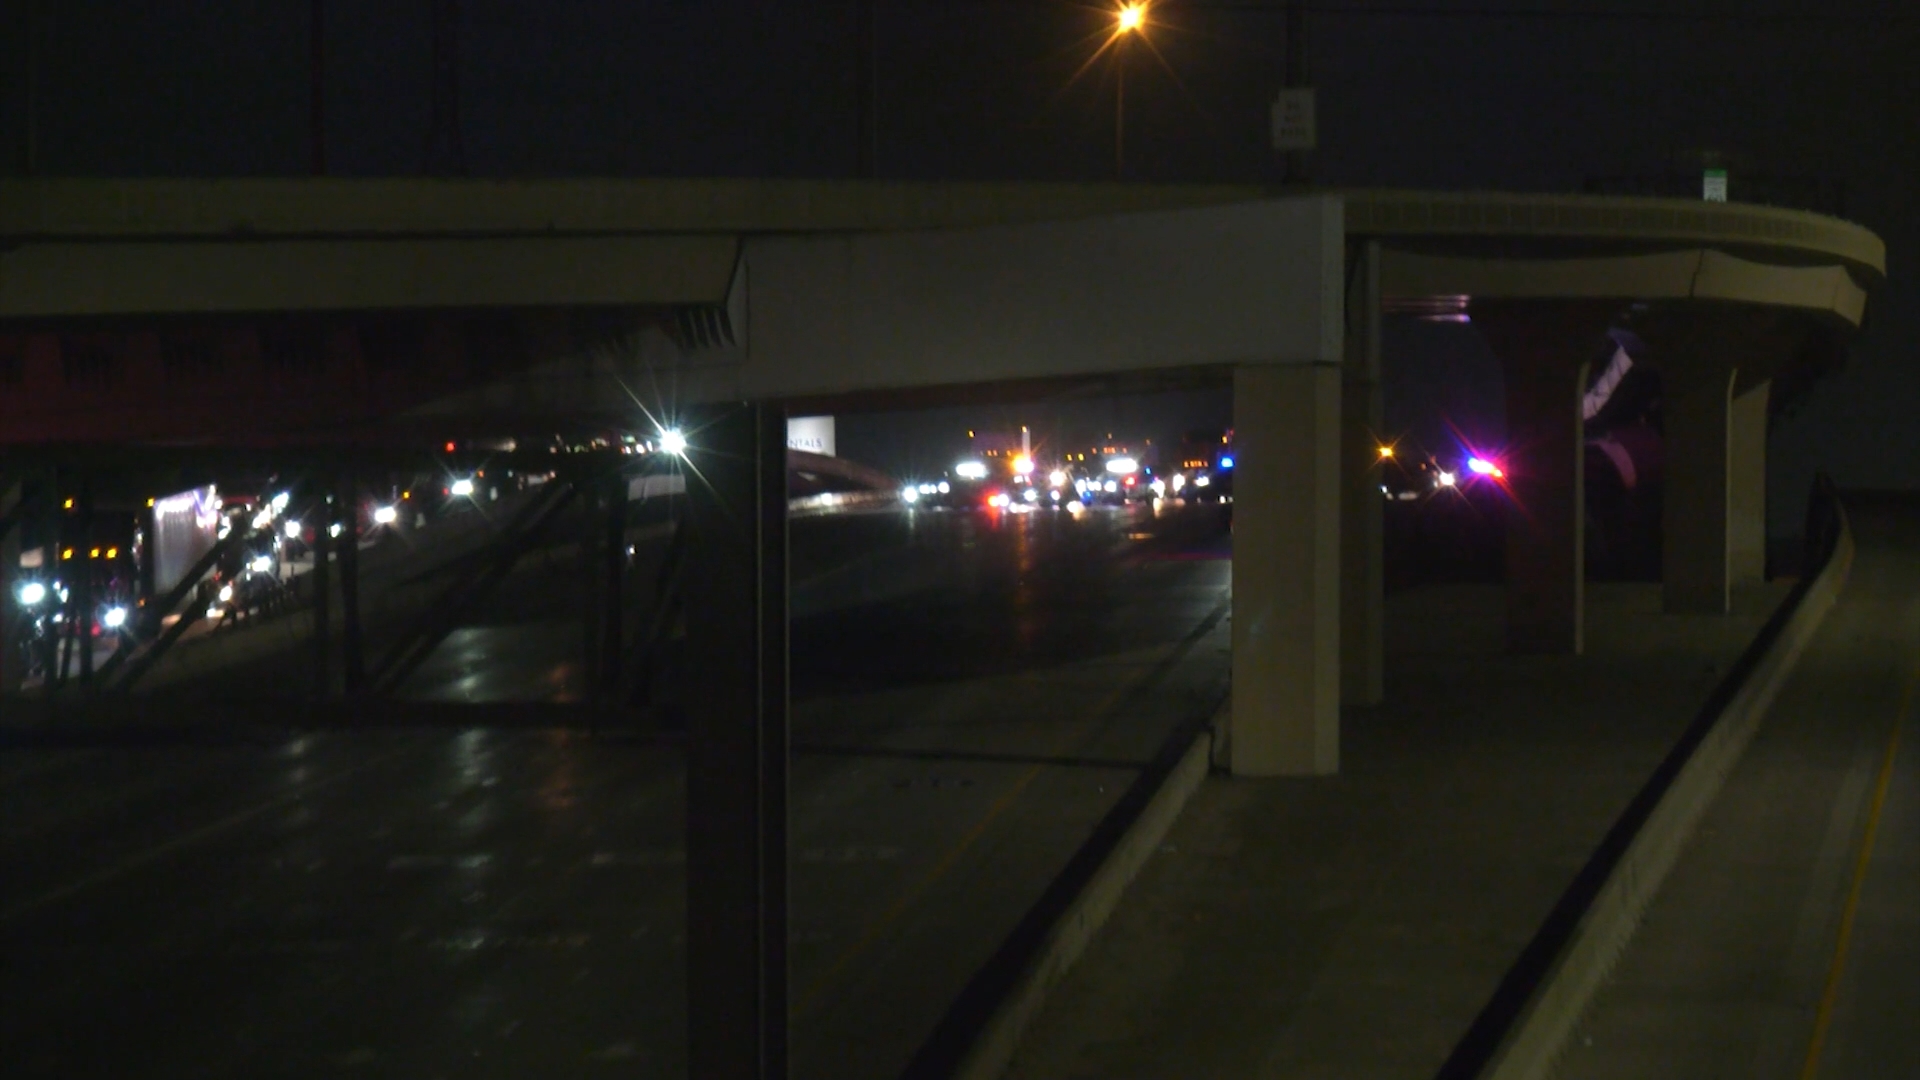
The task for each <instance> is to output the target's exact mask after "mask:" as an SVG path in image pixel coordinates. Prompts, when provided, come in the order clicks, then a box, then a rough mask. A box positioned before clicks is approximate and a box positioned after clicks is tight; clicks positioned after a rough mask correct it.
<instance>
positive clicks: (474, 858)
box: [387, 851, 493, 870]
mask: <svg viewBox="0 0 1920 1080" xmlns="http://www.w3.org/2000/svg"><path fill="white" fill-rule="evenodd" d="M492 862H493V856H492V855H490V854H488V853H486V852H484V851H483V852H480V853H479V854H476V855H395V856H394V857H393V858H391V859H388V860H387V869H388V870H484V869H486V868H487V867H488V866H489V865H491V864H492Z"/></svg>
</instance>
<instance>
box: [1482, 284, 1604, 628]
mask: <svg viewBox="0 0 1920 1080" xmlns="http://www.w3.org/2000/svg"><path fill="white" fill-rule="evenodd" d="M1616 314H1617V305H1614V304H1611V303H1606V302H1561V303H1552V302H1538V301H1482V302H1476V303H1474V304H1473V305H1472V308H1471V315H1472V318H1473V321H1474V323H1475V325H1477V326H1479V328H1480V332H1481V334H1482V335H1483V336H1484V337H1485V338H1486V341H1487V344H1488V346H1490V347H1491V348H1492V350H1493V353H1494V355H1495V356H1496V357H1498V358H1499V360H1500V367H1501V371H1502V372H1503V373H1504V375H1505V378H1506V396H1507V447H1508V454H1507V460H1506V461H1505V462H1504V467H1505V469H1506V473H1507V476H1506V484H1507V490H1508V492H1509V494H1510V496H1511V503H1510V504H1509V506H1508V508H1507V651H1509V652H1514V653H1549V654H1551V653H1574V654H1578V653H1579V652H1581V651H1582V650H1583V649H1584V647H1585V644H1586V573H1587V569H1586V468H1585V462H1586V446H1585V442H1586V439H1585V422H1584V421H1583V420H1582V417H1581V409H1580V405H1581V398H1582V396H1583V395H1584V394H1585V393H1586V388H1587V370H1588V366H1589V365H1588V361H1589V358H1590V356H1591V354H1593V353H1594V352H1595V351H1597V345H1598V343H1599V341H1600V339H1601V335H1602V334H1604V333H1605V332H1606V329H1607V327H1608V325H1609V324H1610V323H1611V322H1612V321H1613V318H1614V316H1615V315H1616Z"/></svg>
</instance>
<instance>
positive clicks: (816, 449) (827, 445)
mask: <svg viewBox="0 0 1920 1080" xmlns="http://www.w3.org/2000/svg"><path fill="white" fill-rule="evenodd" d="M787 449H789V450H805V451H807V452H808V453H810V454H825V455H827V456H828V457H832V456H833V417H831V416H789V417H787Z"/></svg>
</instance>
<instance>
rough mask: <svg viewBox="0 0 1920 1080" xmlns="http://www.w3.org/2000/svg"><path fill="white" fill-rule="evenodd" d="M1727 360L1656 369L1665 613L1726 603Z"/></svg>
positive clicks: (1717, 610)
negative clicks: (1663, 478)
mask: <svg viewBox="0 0 1920 1080" xmlns="http://www.w3.org/2000/svg"><path fill="white" fill-rule="evenodd" d="M1734 374H1735V372H1734V369H1733V367H1732V366H1731V365H1727V364H1723V363H1716V362H1714V358H1712V357H1701V358H1699V360H1698V362H1695V363H1685V362H1682V363H1678V364H1673V365H1670V366H1668V367H1666V368H1664V369H1663V370H1662V371H1661V373H1660V406H1661V419H1662V423H1663V425H1664V431H1663V434H1664V440H1663V444H1662V447H1661V449H1662V451H1663V452H1662V454H1661V461H1662V467H1663V469H1664V471H1665V475H1666V489H1665V492H1664V494H1663V496H1662V498H1663V499H1664V504H1663V505H1662V506H1661V511H1660V512H1661V521H1660V527H1661V534H1662V535H1661V545H1660V584H1661V597H1662V600H1663V602H1664V604H1665V607H1666V610H1668V611H1670V612H1707V613H1710V614H1717V615H1724V614H1726V613H1727V612H1728V611H1729V610H1731V602H1732V594H1731V592H1730V586H1731V583H1732V577H1731V574H1730V573H1729V571H1730V569H1731V561H1730V559H1729V552H1730V548H1729V545H1728V528H1727V524H1728V517H1729V510H1730V503H1729V500H1728V496H1729V493H1730V492H1731V490H1732V487H1733V483H1732V481H1733V474H1732V459H1733V454H1732V449H1733V447H1732V436H1733V425H1732V422H1731V421H1732V416H1733V379H1734Z"/></svg>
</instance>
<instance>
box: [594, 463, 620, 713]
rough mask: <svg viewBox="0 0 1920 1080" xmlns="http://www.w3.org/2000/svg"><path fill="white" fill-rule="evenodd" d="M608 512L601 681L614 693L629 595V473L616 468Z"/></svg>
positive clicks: (609, 484) (608, 483)
mask: <svg viewBox="0 0 1920 1080" xmlns="http://www.w3.org/2000/svg"><path fill="white" fill-rule="evenodd" d="M606 489H607V490H606V499H607V514H606V518H605V520H604V522H603V523H602V524H603V528H604V529H605V532H606V535H605V537H604V541H603V543H604V548H603V550H602V552H601V555H602V559H603V560H604V565H603V568H602V575H603V576H602V588H603V590H604V591H603V594H602V596H601V600H600V603H601V615H600V683H601V687H602V688H603V689H604V691H605V692H606V693H607V694H608V695H611V694H612V692H613V691H614V690H616V689H617V688H618V687H619V686H620V685H621V681H622V677H623V676H624V674H625V672H623V671H622V670H621V664H622V662H623V660H624V659H625V657H626V627H625V625H624V623H625V616H626V596H627V474H626V472H625V471H624V470H621V469H615V470H614V471H613V474H612V475H611V476H609V477H608V478H607V480H606Z"/></svg>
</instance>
